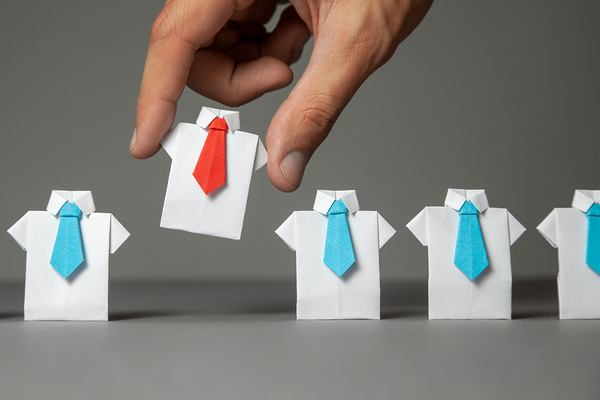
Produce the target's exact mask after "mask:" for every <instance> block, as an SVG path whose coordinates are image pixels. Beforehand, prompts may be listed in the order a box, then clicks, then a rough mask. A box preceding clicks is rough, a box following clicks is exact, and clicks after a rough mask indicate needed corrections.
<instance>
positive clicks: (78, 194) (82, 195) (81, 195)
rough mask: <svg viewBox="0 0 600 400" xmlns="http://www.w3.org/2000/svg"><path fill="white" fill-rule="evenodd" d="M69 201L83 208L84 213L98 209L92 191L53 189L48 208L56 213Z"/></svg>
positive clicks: (50, 211)
mask: <svg viewBox="0 0 600 400" xmlns="http://www.w3.org/2000/svg"><path fill="white" fill-rule="evenodd" d="M67 201H70V202H73V203H75V204H77V207H79V208H80V209H81V212H82V213H83V214H84V215H89V214H91V213H93V212H94V211H96V206H95V205H94V199H93V198H92V192H90V191H89V190H77V191H68V190H53V191H52V194H51V195H50V200H49V201H48V206H47V207H46V210H47V211H48V212H49V213H50V214H52V215H56V214H58V212H59V211H60V209H61V208H62V206H63V205H64V204H65V203H66V202H67Z"/></svg>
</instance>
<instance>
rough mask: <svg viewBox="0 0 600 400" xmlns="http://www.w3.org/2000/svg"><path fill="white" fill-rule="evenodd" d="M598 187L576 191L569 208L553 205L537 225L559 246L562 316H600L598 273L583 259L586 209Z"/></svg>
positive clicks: (597, 197)
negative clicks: (551, 209) (550, 210)
mask: <svg viewBox="0 0 600 400" xmlns="http://www.w3.org/2000/svg"><path fill="white" fill-rule="evenodd" d="M595 202H600V190H593V191H592V190H576V191H575V196H574V197H573V203H572V207H571V208H555V209H554V210H553V211H552V212H551V213H550V214H549V215H548V216H547V217H546V219H544V221H542V223H541V224H540V225H539V226H538V227H537V229H538V231H539V232H540V233H541V234H542V235H543V236H544V237H545V238H546V240H548V242H549V243H550V244H551V245H552V246H553V247H556V248H558V305H559V313H560V318H561V319H589V318H600V275H599V274H598V273H597V272H596V271H594V270H593V269H592V268H590V267H589V266H588V265H587V264H586V262H585V258H586V249H587V228H588V218H587V216H586V215H585V213H586V212H587V210H588V209H589V208H590V207H591V206H592V205H593V204H594V203H595Z"/></svg>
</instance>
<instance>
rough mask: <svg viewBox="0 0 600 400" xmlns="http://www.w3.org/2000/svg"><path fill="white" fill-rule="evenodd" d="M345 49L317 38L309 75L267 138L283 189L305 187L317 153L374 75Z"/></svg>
mask: <svg viewBox="0 0 600 400" xmlns="http://www.w3.org/2000/svg"><path fill="white" fill-rule="evenodd" d="M331 47H333V49H336V48H337V49H338V51H332V50H333V49H332V48H331ZM339 49H340V47H337V46H331V45H322V44H321V43H317V40H316V39H315V47H314V49H313V52H312V55H311V58H310V61H309V64H308V66H307V68H306V71H305V72H304V74H303V75H302V77H301V78H300V80H299V81H298V83H297V84H296V87H295V88H294V89H293V90H292V92H291V93H290V95H289V96H288V98H287V99H286V100H285V101H284V102H283V103H282V105H281V106H280V107H279V109H278V110H277V113H276V114H275V116H274V117H273V120H272V121H271V125H270V126H269V130H268V132H267V136H266V145H267V150H268V152H269V161H268V165H267V172H268V175H269V179H270V180H271V182H272V183H273V185H274V186H275V187H276V188H277V189H279V190H282V191H284V192H291V191H294V190H296V189H297V188H298V187H299V186H300V183H301V182H302V177H303V175H304V169H305V168H306V165H307V164H308V161H309V160H310V158H311V156H312V154H313V153H314V152H315V150H317V148H318V147H319V146H320V145H321V143H323V141H324V140H325V138H326V137H327V135H328V134H329V132H330V131H331V129H332V127H333V124H334V123H335V121H336V120H337V118H338V116H339V115H340V113H341V112H342V110H343V109H344V107H345V106H346V105H347V104H348V102H349V101H350V99H351V98H352V96H353V95H354V93H356V90H358V88H359V87H360V85H361V84H362V83H363V82H364V80H365V79H366V77H367V76H368V73H369V72H371V71H368V68H361V67H360V64H361V61H360V60H356V59H354V60H353V58H354V57H353V56H352V54H340V50H339ZM353 61H354V62H353ZM367 71H368V72H367Z"/></svg>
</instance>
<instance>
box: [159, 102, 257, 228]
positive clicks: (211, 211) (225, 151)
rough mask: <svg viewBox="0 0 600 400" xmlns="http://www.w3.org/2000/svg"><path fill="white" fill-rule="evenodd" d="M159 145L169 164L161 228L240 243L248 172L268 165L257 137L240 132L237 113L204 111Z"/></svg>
mask: <svg viewBox="0 0 600 400" xmlns="http://www.w3.org/2000/svg"><path fill="white" fill-rule="evenodd" d="M161 144H162V146H163V148H164V149H165V151H166V152H167V153H168V154H169V156H170V157H171V159H172V163H171V171H170V173H169V182H168V184H167V192H166V195H165V202H164V206H163V212H162V218H161V221H160V226H161V227H163V228H170V229H178V230H182V231H187V232H192V233H200V234H205V235H211V236H218V237H223V238H228V239H240V237H241V233H242V225H243V222H244V214H245V212H246V202H247V200H248V190H249V188H250V180H251V178H252V173H253V172H254V171H256V170H258V169H259V168H261V167H262V166H263V165H265V164H266V162H267V152H266V150H265V147H264V145H263V144H262V142H261V140H260V138H259V137H258V136H257V135H254V134H251V133H247V132H243V131H241V130H240V117H239V113H238V112H237V111H227V110H218V109H215V108H209V107H203V108H202V110H201V111H200V115H199V116H198V119H197V121H196V123H195V124H189V123H180V124H178V125H177V126H175V127H174V128H173V129H172V130H171V131H170V132H169V133H168V134H167V135H166V136H165V137H164V138H163V140H162V142H161Z"/></svg>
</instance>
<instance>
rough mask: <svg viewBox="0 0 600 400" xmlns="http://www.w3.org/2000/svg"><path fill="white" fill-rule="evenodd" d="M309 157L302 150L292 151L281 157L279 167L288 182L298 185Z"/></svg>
mask: <svg viewBox="0 0 600 400" xmlns="http://www.w3.org/2000/svg"><path fill="white" fill-rule="evenodd" d="M309 158H310V157H309V155H308V154H306V153H304V152H302V151H292V152H290V153H287V154H286V155H285V157H283V160H281V164H279V168H280V169H281V172H283V176H285V179H287V180H288V182H289V183H291V184H292V185H294V186H296V187H298V186H300V183H301V182H302V176H303V175H304V169H305V168H306V164H308V159H309Z"/></svg>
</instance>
